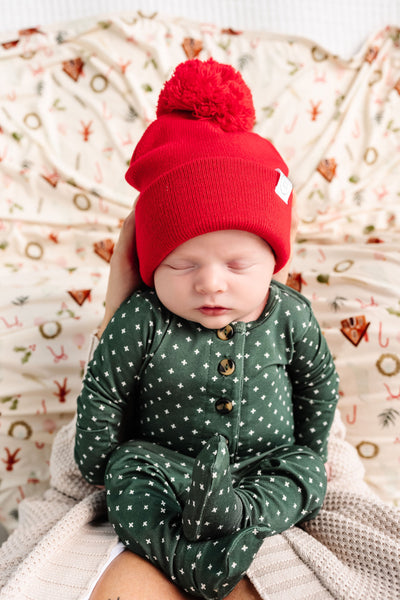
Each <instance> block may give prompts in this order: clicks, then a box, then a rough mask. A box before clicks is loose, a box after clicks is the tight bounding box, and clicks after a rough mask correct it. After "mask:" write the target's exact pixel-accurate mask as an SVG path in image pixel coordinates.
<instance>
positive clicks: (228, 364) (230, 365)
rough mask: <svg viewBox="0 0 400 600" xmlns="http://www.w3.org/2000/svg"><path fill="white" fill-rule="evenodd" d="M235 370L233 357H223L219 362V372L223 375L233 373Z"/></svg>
mask: <svg viewBox="0 0 400 600" xmlns="http://www.w3.org/2000/svg"><path fill="white" fill-rule="evenodd" d="M234 370H235V363H234V362H233V360H232V359H231V358H223V359H222V360H221V362H220V363H219V364H218V372H219V373H220V374H221V375H232V373H233V372H234Z"/></svg>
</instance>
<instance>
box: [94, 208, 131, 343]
mask: <svg viewBox="0 0 400 600" xmlns="http://www.w3.org/2000/svg"><path fill="white" fill-rule="evenodd" d="M141 284H142V281H141V279H140V275H139V266H138V261H137V255H136V239H135V212H134V210H132V211H131V212H130V213H129V215H128V216H127V217H126V219H125V221H124V223H123V225H122V229H121V233H120V235H119V238H118V241H117V243H116V245H115V248H114V252H113V255H112V257H111V262H110V274H109V277H108V286H107V293H106V299H105V313H104V318H103V321H102V323H101V325H100V327H99V329H98V331H97V337H100V336H101V334H102V333H103V331H104V329H105V328H106V326H107V323H108V322H109V320H110V319H111V317H112V316H113V314H114V313H115V311H116V310H117V308H118V307H119V306H120V305H121V304H122V302H123V301H124V300H125V299H126V298H128V296H130V295H131V294H132V292H134V291H135V290H137V289H138V288H139V287H140V285H141Z"/></svg>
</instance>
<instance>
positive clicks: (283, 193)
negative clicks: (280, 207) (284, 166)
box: [275, 169, 293, 204]
mask: <svg viewBox="0 0 400 600" xmlns="http://www.w3.org/2000/svg"><path fill="white" fill-rule="evenodd" d="M275 171H278V173H279V179H278V183H277V184H276V187H275V194H277V195H278V196H279V198H281V200H283V201H284V202H285V204H287V203H288V202H289V198H290V194H291V193H292V189H293V185H292V182H291V181H290V179H289V178H288V177H286V175H285V174H284V173H282V171H281V170H280V169H275Z"/></svg>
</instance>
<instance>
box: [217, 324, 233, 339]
mask: <svg viewBox="0 0 400 600" xmlns="http://www.w3.org/2000/svg"><path fill="white" fill-rule="evenodd" d="M234 333H235V330H234V329H233V327H232V325H227V326H226V327H224V328H223V329H217V336H218V337H219V339H220V340H222V341H223V342H226V341H227V340H230V339H231V337H233V334H234Z"/></svg>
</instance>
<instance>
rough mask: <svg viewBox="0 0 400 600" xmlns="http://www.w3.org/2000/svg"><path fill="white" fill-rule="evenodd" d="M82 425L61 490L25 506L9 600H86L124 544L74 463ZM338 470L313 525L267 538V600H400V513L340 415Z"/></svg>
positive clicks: (66, 449) (253, 571) (259, 575)
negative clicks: (374, 483)
mask: <svg viewBox="0 0 400 600" xmlns="http://www.w3.org/2000/svg"><path fill="white" fill-rule="evenodd" d="M74 433H75V424H74V422H71V423H70V424H69V425H68V426H66V427H64V428H63V429H62V430H61V431H60V432H59V434H58V435H57V438H56V441H55V444H54V447H53V453H52V458H51V465H50V468H51V483H52V485H51V488H50V489H49V490H48V491H47V492H46V493H45V495H44V496H43V497H42V498H38V499H27V500H25V501H24V502H22V503H21V507H20V524H19V527H18V528H17V529H16V530H15V531H14V532H13V533H12V535H11V536H10V538H9V539H8V540H7V542H6V543H5V544H3V546H2V547H1V548H0V600H54V599H57V600H79V599H80V598H82V597H83V596H84V594H85V592H86V591H87V590H88V588H89V586H90V583H91V582H92V581H93V580H95V579H96V576H97V573H98V570H99V568H100V566H101V565H102V564H103V563H104V562H105V560H106V558H107V556H108V555H109V553H110V551H111V549H112V548H113V546H114V545H115V543H116V537H115V534H114V532H113V530H112V528H111V527H110V526H109V524H108V523H107V522H105V521H104V509H105V502H104V493H103V492H102V491H99V490H97V491H95V492H93V488H92V487H91V486H89V485H88V484H87V483H86V482H85V481H84V480H83V479H82V477H81V475H80V473H79V471H78V470H77V467H76V465H75V463H74V459H73V440H74ZM329 463H330V466H331V469H332V477H331V481H330V482H329V485H328V493H327V496H326V500H325V503H324V506H323V509H322V510H321V512H320V514H319V515H318V516H317V518H316V519H314V520H313V521H311V522H309V523H307V524H306V525H305V526H304V527H303V528H301V529H300V528H298V527H293V528H291V529H289V530H288V531H286V532H284V533H283V534H280V535H276V536H273V537H271V538H267V539H266V540H265V542H264V544H263V546H262V547H261V549H260V551H259V553H258V555H257V556H256V558H255V560H254V562H253V564H252V566H251V568H250V570H249V572H248V576H249V578H250V579H251V581H252V582H253V584H254V586H255V587H256V589H257V590H258V592H259V594H260V596H261V597H262V598H263V599H264V600H313V599H315V600H325V599H328V598H335V599H341V600H396V599H398V598H400V511H399V510H398V509H395V508H392V507H389V506H387V505H386V504H384V503H383V502H382V501H381V500H379V499H378V498H377V497H375V496H374V495H373V494H372V493H371V492H370V491H369V489H368V487H367V486H366V485H365V483H364V482H363V467H362V465H361V462H360V460H359V458H358V456H357V453H356V451H355V450H354V448H353V447H352V446H350V445H349V444H348V443H347V442H346V441H345V440H344V427H343V425H342V423H341V421H340V418H339V416H338V415H337V418H336V419H335V423H334V426H333V428H332V432H331V436H330V440H329Z"/></svg>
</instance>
